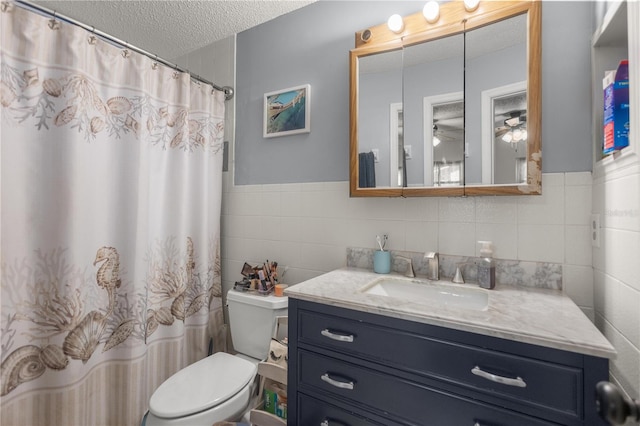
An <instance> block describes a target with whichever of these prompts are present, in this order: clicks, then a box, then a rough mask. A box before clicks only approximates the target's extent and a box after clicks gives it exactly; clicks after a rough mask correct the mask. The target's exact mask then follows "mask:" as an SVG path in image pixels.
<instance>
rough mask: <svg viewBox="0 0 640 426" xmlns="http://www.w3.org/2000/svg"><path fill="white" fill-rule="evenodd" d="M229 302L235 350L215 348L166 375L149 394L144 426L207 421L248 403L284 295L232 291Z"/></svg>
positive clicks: (205, 424) (236, 413) (238, 413)
mask: <svg viewBox="0 0 640 426" xmlns="http://www.w3.org/2000/svg"><path fill="white" fill-rule="evenodd" d="M227 301H228V307H229V323H230V327H231V338H232V341H233V344H234V348H235V349H236V351H238V353H237V354H236V355H231V354H228V353H224V352H218V353H215V354H213V355H210V356H208V357H206V358H204V359H201V360H200V361H198V362H195V363H193V364H191V365H189V366H188V367H186V368H183V369H182V370H180V371H178V372H177V373H175V374H174V375H173V376H171V377H169V378H168V379H167V380H166V381H165V382H164V383H162V384H161V385H160V386H159V387H158V388H157V389H156V391H155V392H154V393H153V395H152V396H151V399H150V400H149V411H148V412H147V414H146V415H145V417H144V419H143V420H142V426H199V425H202V426H211V425H212V424H214V423H215V422H218V421H223V420H237V419H239V418H241V417H242V415H243V414H244V413H245V412H246V411H247V410H249V409H250V408H252V407H250V404H249V403H250V401H251V398H252V394H253V393H254V392H253V391H254V388H255V387H254V386H253V384H254V382H255V380H254V379H255V377H256V373H257V364H258V362H259V361H261V360H264V359H266V357H267V355H268V352H269V343H270V341H271V336H272V335H273V330H274V326H275V321H276V318H277V317H278V316H286V315H287V305H288V300H287V298H286V297H275V296H262V295H258V294H247V293H240V292H236V291H234V290H230V291H229V293H228V294H227ZM234 324H235V325H234Z"/></svg>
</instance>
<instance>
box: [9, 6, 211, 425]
mask: <svg viewBox="0 0 640 426" xmlns="http://www.w3.org/2000/svg"><path fill="white" fill-rule="evenodd" d="M2 10H3V11H2V13H1V14H0V15H1V18H2V44H1V49H2V50H1V56H0V65H1V80H0V96H1V98H0V101H1V104H2V105H1V108H2V109H1V112H2V124H1V125H2V127H1V132H2V133H1V137H2V139H1V191H2V204H1V206H2V217H1V247H2V269H1V272H2V276H1V278H2V294H1V296H2V298H1V301H2V312H1V318H2V320H1V327H2V329H1V351H2V353H1V358H2V365H1V383H0V387H1V399H0V404H1V418H0V420H1V423H2V425H3V426H10V425H30V426H34V425H65V426H69V425H78V426H80V425H82V426H85V425H113V426H115V425H118V426H120V425H137V424H139V422H140V419H141V417H142V415H143V414H144V412H145V410H146V409H147V402H148V399H149V396H150V395H151V393H152V392H153V391H154V390H155V389H156V388H157V386H159V385H160V383H162V382H163V381H164V380H165V379H166V378H167V377H168V376H170V375H171V374H173V373H174V372H175V371H177V370H179V369H180V368H183V367H184V366H186V365H188V364H190V363H192V362H194V361H197V360H198V359H201V358H202V357H204V356H206V355H207V349H208V343H209V338H210V337H213V338H214V339H216V342H215V347H216V348H221V347H222V345H223V342H222V341H221V339H222V336H221V333H220V332H219V330H220V329H221V327H222V322H223V319H222V306H221V298H220V297H221V294H220V293H221V278H220V253H219V235H220V232H219V231H220V204H221V179H222V149H221V147H222V140H223V117H224V95H223V94H222V93H220V92H212V88H211V87H209V86H206V85H199V84H197V83H194V82H191V80H190V78H189V76H188V75H187V74H183V73H177V72H175V71H174V70H172V69H168V68H166V67H164V66H160V65H158V64H157V63H154V61H153V60H152V59H149V58H147V57H144V56H142V55H138V54H136V53H132V52H130V51H128V50H126V49H124V50H123V49H119V48H116V47H114V46H112V45H110V44H108V43H106V42H104V41H102V40H100V39H98V38H96V37H95V36H93V35H92V34H91V33H90V32H87V31H84V30H82V29H81V28H78V27H76V26H73V25H71V24H66V23H64V22H57V21H54V20H51V19H50V18H48V17H43V16H40V15H38V14H36V13H33V12H30V11H26V10H24V9H22V8H19V7H16V6H15V5H13V4H11V3H7V2H3V4H2ZM208 328H210V331H209V330H208Z"/></svg>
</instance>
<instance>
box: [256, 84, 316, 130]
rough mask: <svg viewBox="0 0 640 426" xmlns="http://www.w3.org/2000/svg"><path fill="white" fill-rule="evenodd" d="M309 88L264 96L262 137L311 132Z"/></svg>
mask: <svg viewBox="0 0 640 426" xmlns="http://www.w3.org/2000/svg"><path fill="white" fill-rule="evenodd" d="M310 91H311V86H310V85H308V84H305V85H303V86H297V87H290V88H288V89H284V90H278V91H275V92H270V93H265V94H264V117H263V122H264V125H263V136H264V137H265V138H273V137H276V136H286V135H294V134H297V133H309V132H310V131H311V122H310V121H311V120H310V118H311V117H310V109H309V103H310V97H311V92H310Z"/></svg>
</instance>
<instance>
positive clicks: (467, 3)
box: [464, 0, 480, 12]
mask: <svg viewBox="0 0 640 426" xmlns="http://www.w3.org/2000/svg"><path fill="white" fill-rule="evenodd" d="M479 4H480V0H464V8H465V9H467V12H473V11H474V10H476V9H477V8H478V5H479Z"/></svg>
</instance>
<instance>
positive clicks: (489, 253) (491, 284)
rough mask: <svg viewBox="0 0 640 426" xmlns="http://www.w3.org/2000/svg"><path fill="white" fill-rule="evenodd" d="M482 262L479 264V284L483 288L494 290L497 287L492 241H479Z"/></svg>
mask: <svg viewBox="0 0 640 426" xmlns="http://www.w3.org/2000/svg"><path fill="white" fill-rule="evenodd" d="M478 243H479V244H480V261H479V262H478V284H479V285H480V287H482V288H486V289H489V290H491V289H493V288H495V286H496V263H495V261H494V260H493V249H492V247H491V241H478Z"/></svg>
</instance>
